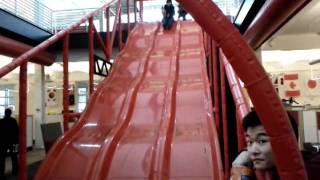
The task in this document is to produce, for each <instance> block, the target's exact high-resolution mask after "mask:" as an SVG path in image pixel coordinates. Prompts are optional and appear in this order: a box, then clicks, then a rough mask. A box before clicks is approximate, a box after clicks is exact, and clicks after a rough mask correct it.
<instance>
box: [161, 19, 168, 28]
mask: <svg viewBox="0 0 320 180" xmlns="http://www.w3.org/2000/svg"><path fill="white" fill-rule="evenodd" d="M167 24H168V20H167V18H163V19H162V26H163V29H164V30H166V29H167V26H168V25H167Z"/></svg>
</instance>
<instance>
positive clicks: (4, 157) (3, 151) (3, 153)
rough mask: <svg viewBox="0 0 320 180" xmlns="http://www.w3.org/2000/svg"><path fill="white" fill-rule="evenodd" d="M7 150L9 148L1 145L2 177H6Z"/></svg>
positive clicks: (0, 163) (0, 177)
mask: <svg viewBox="0 0 320 180" xmlns="http://www.w3.org/2000/svg"><path fill="white" fill-rule="evenodd" d="M6 150H7V148H5V147H3V146H2V147H0V179H5V167H6V166H5V165H6Z"/></svg>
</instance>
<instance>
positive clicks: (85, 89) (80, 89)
mask: <svg viewBox="0 0 320 180" xmlns="http://www.w3.org/2000/svg"><path fill="white" fill-rule="evenodd" d="M78 94H79V95H82V94H87V88H79V89H78Z"/></svg>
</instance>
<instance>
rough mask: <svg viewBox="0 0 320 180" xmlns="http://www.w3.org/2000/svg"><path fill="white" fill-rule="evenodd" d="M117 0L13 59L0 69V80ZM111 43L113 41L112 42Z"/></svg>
mask: <svg viewBox="0 0 320 180" xmlns="http://www.w3.org/2000/svg"><path fill="white" fill-rule="evenodd" d="M115 1H117V0H112V1H110V2H109V3H107V4H105V5H104V6H102V7H101V8H99V9H97V10H95V11H94V12H91V13H89V14H87V15H86V16H85V17H83V18H82V19H81V20H79V21H78V22H77V23H74V24H73V25H71V26H70V27H69V28H67V29H65V30H62V31H60V32H58V33H57V34H55V35H54V36H52V37H50V38H49V39H48V40H46V41H44V42H42V43H40V44H39V45H38V46H36V47H35V48H33V49H31V50H29V51H27V52H25V53H23V54H22V55H21V56H19V57H17V58H15V59H13V61H12V62H11V63H9V64H7V65H5V66H4V67H2V68H1V69H0V78H2V77H3V76H4V75H6V74H8V73H9V72H10V71H12V70H14V69H15V68H16V67H18V66H20V65H21V64H23V63H25V62H27V61H28V60H29V59H31V58H32V57H34V56H35V55H36V54H37V53H39V52H41V51H43V50H44V49H46V48H47V47H49V46H50V45H52V44H53V43H55V42H57V41H58V40H60V39H61V38H62V37H64V36H65V35H66V34H67V33H69V32H71V31H72V30H73V29H75V28H76V27H78V26H80V24H82V23H84V22H85V21H87V20H89V18H90V17H93V16H94V15H96V14H97V13H98V12H99V11H100V10H103V9H105V8H106V7H108V6H110V5H111V4H112V3H114V2H115ZM112 42H113V41H112Z"/></svg>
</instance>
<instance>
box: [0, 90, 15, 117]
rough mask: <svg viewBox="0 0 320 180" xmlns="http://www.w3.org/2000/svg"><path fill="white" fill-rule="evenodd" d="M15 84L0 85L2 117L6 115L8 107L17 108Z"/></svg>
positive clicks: (0, 111)
mask: <svg viewBox="0 0 320 180" xmlns="http://www.w3.org/2000/svg"><path fill="white" fill-rule="evenodd" d="M14 100H15V99H14V89H13V85H4V86H3V85H1V86H0V117H2V116H3V115H4V110H5V109H6V108H11V109H12V110H13V111H14V109H15V101H14Z"/></svg>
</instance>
